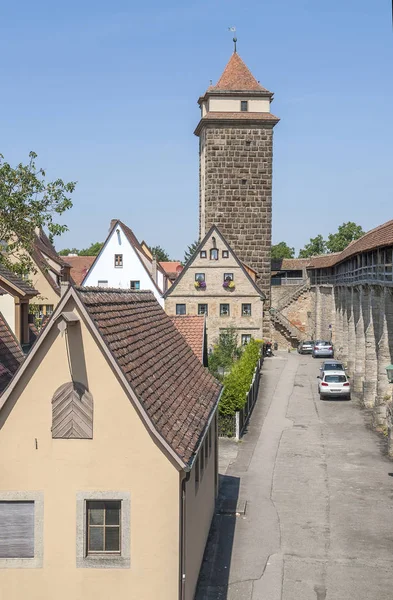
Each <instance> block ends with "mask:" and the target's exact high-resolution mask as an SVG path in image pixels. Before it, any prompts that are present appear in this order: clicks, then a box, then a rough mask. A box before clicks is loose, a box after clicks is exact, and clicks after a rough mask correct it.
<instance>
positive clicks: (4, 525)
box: [0, 501, 34, 558]
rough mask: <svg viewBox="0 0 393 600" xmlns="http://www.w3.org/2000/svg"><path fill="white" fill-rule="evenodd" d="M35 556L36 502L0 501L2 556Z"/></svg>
mask: <svg viewBox="0 0 393 600" xmlns="http://www.w3.org/2000/svg"><path fill="white" fill-rule="evenodd" d="M33 557H34V502H12V501H11V502H0V558H33Z"/></svg>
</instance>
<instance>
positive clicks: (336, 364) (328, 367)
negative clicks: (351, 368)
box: [319, 358, 345, 377]
mask: <svg viewBox="0 0 393 600" xmlns="http://www.w3.org/2000/svg"><path fill="white" fill-rule="evenodd" d="M324 371H344V373H345V367H344V364H343V363H342V362H340V361H339V360H334V358H328V359H327V360H324V361H323V363H322V364H321V366H320V367H319V375H320V377H322V376H323V373H324Z"/></svg>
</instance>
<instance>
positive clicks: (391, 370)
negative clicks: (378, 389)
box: [386, 365, 393, 383]
mask: <svg viewBox="0 0 393 600" xmlns="http://www.w3.org/2000/svg"><path fill="white" fill-rule="evenodd" d="M386 374H387V376H388V381H389V383H393V365H389V366H388V367H386Z"/></svg>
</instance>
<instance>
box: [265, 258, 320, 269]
mask: <svg viewBox="0 0 393 600" xmlns="http://www.w3.org/2000/svg"><path fill="white" fill-rule="evenodd" d="M310 260H311V259H310V258H279V259H272V270H274V271H301V270H302V269H303V268H304V267H308V265H309V264H310Z"/></svg>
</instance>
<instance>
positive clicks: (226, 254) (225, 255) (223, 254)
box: [222, 250, 229, 258]
mask: <svg viewBox="0 0 393 600" xmlns="http://www.w3.org/2000/svg"><path fill="white" fill-rule="evenodd" d="M222 257H223V258H229V252H228V250H223V251H222Z"/></svg>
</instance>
